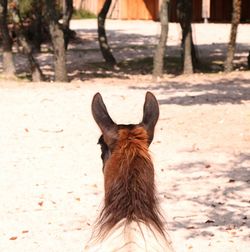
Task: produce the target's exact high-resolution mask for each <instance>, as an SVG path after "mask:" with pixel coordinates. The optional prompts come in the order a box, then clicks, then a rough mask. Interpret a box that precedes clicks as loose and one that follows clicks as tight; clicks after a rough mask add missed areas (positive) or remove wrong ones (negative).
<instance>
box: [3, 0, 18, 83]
mask: <svg viewBox="0 0 250 252" xmlns="http://www.w3.org/2000/svg"><path fill="white" fill-rule="evenodd" d="M7 6H8V0H0V30H1V33H2V44H3V73H4V75H5V76H6V77H8V78H13V77H15V65H14V60H13V54H12V40H11V38H10V35H9V29H8V24H7V13H8V7H7Z"/></svg>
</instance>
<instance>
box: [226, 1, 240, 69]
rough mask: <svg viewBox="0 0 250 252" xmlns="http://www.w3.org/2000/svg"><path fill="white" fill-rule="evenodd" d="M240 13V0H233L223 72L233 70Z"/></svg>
mask: <svg viewBox="0 0 250 252" xmlns="http://www.w3.org/2000/svg"><path fill="white" fill-rule="evenodd" d="M240 14H241V0H233V14H232V25H231V33H230V40H229V43H228V47H227V58H226V60H225V63H224V68H225V72H231V71H233V58H234V53H235V46H236V36H237V30H238V25H239V23H240Z"/></svg>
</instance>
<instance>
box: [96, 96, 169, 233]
mask: <svg viewBox="0 0 250 252" xmlns="http://www.w3.org/2000/svg"><path fill="white" fill-rule="evenodd" d="M92 114H93V117H94V119H95V121H96V123H97V125H98V126H99V128H100V130H101V133H102V135H101V137H100V139H99V143H100V145H101V150H102V160H103V168H104V169H103V170H104V180H105V181H104V185H105V205H104V208H103V210H102V212H101V215H100V218H99V225H100V228H101V229H102V230H104V233H105V232H108V231H109V230H110V229H111V228H112V227H114V226H115V225H116V224H117V223H118V222H119V221H121V220H122V219H125V220H126V222H127V223H130V222H133V221H136V222H142V223H144V224H148V225H152V226H154V227H155V228H156V229H158V231H159V232H160V233H162V234H164V229H163V223H162V218H161V217H162V216H161V214H160V211H159V209H158V204H157V199H156V196H155V185H154V169H153V164H152V161H151V158H150V155H149V151H148V147H149V145H150V144H151V142H152V140H153V137H154V129H155V125H156V123H157V121H158V118H159V106H158V103H157V100H156V98H155V96H154V95H153V94H152V93H150V92H147V94H146V97H145V102H144V107H143V118H142V120H141V122H139V123H137V124H129V125H124V124H117V123H115V122H114V121H113V120H112V119H111V117H110V115H109V113H108V110H107V108H106V106H105V104H104V102H103V99H102V96H101V95H100V94H99V93H97V94H96V95H95V96H94V97H93V101H92Z"/></svg>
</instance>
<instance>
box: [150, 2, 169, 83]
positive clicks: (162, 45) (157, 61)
mask: <svg viewBox="0 0 250 252" xmlns="http://www.w3.org/2000/svg"><path fill="white" fill-rule="evenodd" d="M168 4H169V0H162V3H161V11H160V21H161V34H160V38H159V43H158V45H157V47H156V50H155V55H154V69H153V79H157V78H160V77H162V75H163V70H164V55H165V49H166V42H167V38H168Z"/></svg>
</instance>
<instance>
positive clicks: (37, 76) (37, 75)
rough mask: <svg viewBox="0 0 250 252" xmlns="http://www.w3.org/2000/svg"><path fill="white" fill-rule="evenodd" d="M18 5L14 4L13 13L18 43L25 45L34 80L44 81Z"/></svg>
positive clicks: (24, 48)
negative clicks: (26, 35) (25, 32)
mask: <svg viewBox="0 0 250 252" xmlns="http://www.w3.org/2000/svg"><path fill="white" fill-rule="evenodd" d="M17 6H18V4H16V5H13V8H12V11H11V13H12V18H13V22H14V25H15V32H16V35H17V40H18V43H19V44H20V45H21V46H22V47H23V51H24V53H25V54H26V55H27V58H28V61H29V65H30V71H31V76H32V81H36V82H38V81H43V80H44V76H43V74H42V71H41V69H40V67H39V64H38V63H37V61H36V59H35V58H34V57H33V53H32V49H31V46H30V45H29V43H28V42H27V39H26V37H25V35H24V27H23V24H22V20H21V17H20V13H19V10H18V9H17Z"/></svg>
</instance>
